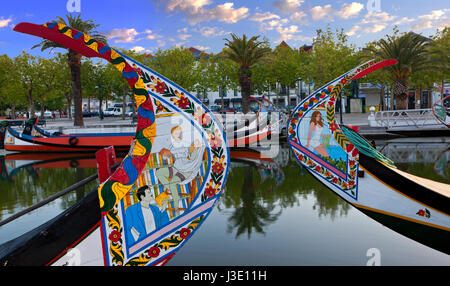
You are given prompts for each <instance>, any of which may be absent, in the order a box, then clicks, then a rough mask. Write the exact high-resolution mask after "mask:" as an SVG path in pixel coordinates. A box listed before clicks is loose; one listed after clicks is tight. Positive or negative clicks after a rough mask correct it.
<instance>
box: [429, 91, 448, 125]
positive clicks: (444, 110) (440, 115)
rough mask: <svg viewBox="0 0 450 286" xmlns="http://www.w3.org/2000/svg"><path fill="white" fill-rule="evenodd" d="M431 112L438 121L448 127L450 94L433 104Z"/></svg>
mask: <svg viewBox="0 0 450 286" xmlns="http://www.w3.org/2000/svg"><path fill="white" fill-rule="evenodd" d="M433 114H434V116H436V118H437V119H438V120H439V122H441V123H442V124H444V125H445V126H447V127H449V128H450V95H447V96H445V97H444V98H442V99H440V100H438V101H436V103H435V104H433Z"/></svg>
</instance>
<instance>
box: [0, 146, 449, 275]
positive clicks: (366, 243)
mask: <svg viewBox="0 0 450 286" xmlns="http://www.w3.org/2000/svg"><path fill="white" fill-rule="evenodd" d="M376 145H377V149H379V150H380V151H381V152H382V153H383V154H385V155H386V156H388V157H389V158H391V159H392V160H393V161H395V162H396V165H397V167H398V168H399V169H401V170H404V171H407V172H409V173H412V174H414V175H418V176H422V177H425V178H428V179H432V180H435V181H440V182H444V183H447V184H450V150H449V148H450V141H449V139H448V138H447V139H446V138H435V139H418V140H412V139H407V140H391V141H388V142H384V141H379V142H378V141H377V142H376ZM41 159H42V158H38V157H33V156H28V157H27V156H24V155H22V156H20V155H11V154H7V155H3V156H0V167H1V177H0V180H1V181H0V220H3V219H5V218H7V217H9V216H10V215H12V214H14V213H16V212H18V211H20V210H22V209H24V208H26V207H29V206H31V205H33V204H35V203H37V202H39V201H41V200H43V199H44V198H47V197H49V196H51V195H52V194H55V193H57V192H58V191H60V190H62V189H64V188H66V187H68V186H70V185H72V184H74V183H76V182H77V181H79V180H81V179H83V178H85V177H88V176H89V175H92V174H94V173H95V172H96V167H95V158H93V157H89V156H85V157H83V158H77V157H72V158H64V157H57V156H56V157H54V158H51V159H50V160H44V161H43V160H41ZM231 167H232V168H231V171H230V174H229V177H228V180H227V185H226V190H225V192H224V193H223V195H222V197H221V198H220V200H219V201H218V203H217V204H216V206H215V209H214V210H213V211H212V213H211V214H210V215H209V217H208V218H207V220H206V221H205V222H204V223H203V224H202V226H201V227H200V229H199V230H198V231H197V232H196V233H195V235H194V236H193V237H192V238H191V239H190V240H189V241H188V242H187V243H186V244H185V245H184V246H183V247H182V248H181V249H180V250H179V251H178V252H177V254H176V255H175V256H174V257H173V258H172V259H171V260H170V261H169V263H168V264H167V265H202V266H204V265H249V266H253V265H292V266H296V265H300V266H303V265H314V266H315V265H361V266H363V265H366V264H367V263H369V264H370V263H371V261H373V257H374V253H376V254H377V257H378V258H379V260H378V261H379V262H380V264H381V265H450V255H447V254H445V253H443V252H440V251H438V250H436V249H433V248H430V247H428V246H426V245H423V244H421V243H420V242H418V241H415V240H414V239H412V238H408V237H405V236H403V235H402V234H400V233H398V232H396V231H395V230H393V229H390V228H388V227H386V226H384V225H383V224H382V223H380V222H379V221H376V220H374V219H372V218H370V217H368V216H367V215H365V214H364V213H362V212H361V211H359V210H357V209H356V208H354V207H353V206H351V205H350V204H348V203H347V202H345V201H344V200H343V199H341V198H340V197H339V196H337V195H335V194H334V193H333V192H332V191H331V190H329V189H327V188H325V187H324V186H323V185H322V184H320V183H319V182H318V181H317V180H315V179H314V178H313V177H312V176H311V175H310V174H309V173H308V172H307V171H306V170H305V169H303V168H302V167H301V166H300V165H299V164H298V163H297V162H296V161H295V159H294V158H293V156H292V154H291V153H290V150H289V148H288V147H287V146H286V145H283V146H280V149H279V151H278V155H277V156H276V157H275V158H274V159H273V162H270V164H267V162H266V163H265V164H261V162H258V161H251V160H248V158H233V160H232V162H231ZM96 184H97V183H96V182H95V181H94V182H92V183H90V184H88V185H86V186H84V187H83V188H80V189H78V190H76V191H74V192H72V193H70V194H68V195H65V196H63V197H61V198H60V199H57V200H55V201H53V202H52V203H50V204H48V205H46V206H44V207H42V208H40V209H38V210H35V211H33V212H32V213H30V214H27V215H25V216H23V217H21V218H19V219H17V220H15V221H13V222H11V223H9V224H6V225H4V226H1V227H0V244H1V243H3V242H6V241H8V240H10V239H12V238H15V237H17V236H19V235H21V234H23V233H25V232H26V231H28V230H31V229H33V228H34V227H36V226H38V225H40V224H42V223H44V222H45V221H47V220H49V219H51V218H53V217H54V216H56V215H58V214H59V213H61V212H62V211H63V210H65V209H67V208H68V207H70V206H71V205H73V204H74V203H76V202H77V201H78V200H80V199H81V198H82V197H83V196H84V195H85V194H87V193H88V192H89V191H92V190H93V189H95V188H96Z"/></svg>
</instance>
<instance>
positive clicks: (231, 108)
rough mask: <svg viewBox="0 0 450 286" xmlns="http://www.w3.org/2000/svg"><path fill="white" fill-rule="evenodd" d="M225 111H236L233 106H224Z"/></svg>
mask: <svg viewBox="0 0 450 286" xmlns="http://www.w3.org/2000/svg"><path fill="white" fill-rule="evenodd" d="M224 111H225V113H236V109H234V108H233V107H225V108H224Z"/></svg>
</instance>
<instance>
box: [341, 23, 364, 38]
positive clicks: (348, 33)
mask: <svg viewBox="0 0 450 286" xmlns="http://www.w3.org/2000/svg"><path fill="white" fill-rule="evenodd" d="M359 30H361V26H359V25H355V26H353V27H351V28H350V30H349V31H348V32H347V33H345V34H346V35H347V36H349V37H350V36H353V35H354V34H356V32H357V31H359Z"/></svg>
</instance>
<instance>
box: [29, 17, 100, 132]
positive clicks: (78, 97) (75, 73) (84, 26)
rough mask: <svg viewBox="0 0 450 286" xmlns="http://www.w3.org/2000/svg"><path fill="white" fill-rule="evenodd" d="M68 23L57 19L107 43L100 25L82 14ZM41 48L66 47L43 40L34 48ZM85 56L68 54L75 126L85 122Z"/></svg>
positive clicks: (69, 52)
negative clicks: (83, 95) (83, 69)
mask: <svg viewBox="0 0 450 286" xmlns="http://www.w3.org/2000/svg"><path fill="white" fill-rule="evenodd" d="M66 18H67V21H66V20H65V19H63V18H61V17H57V21H58V22H61V23H63V24H65V25H67V26H70V27H72V28H74V29H76V30H78V31H80V32H82V33H85V34H88V35H90V36H91V37H93V38H95V39H96V40H98V41H101V42H103V43H106V37H105V36H103V35H102V34H100V33H99V32H97V31H96V29H97V28H98V26H99V25H98V24H95V23H94V22H93V21H92V20H83V19H81V14H79V15H78V16H77V17H75V16H72V15H71V14H68V15H66ZM35 47H41V51H44V50H46V49H49V48H50V49H54V48H63V49H67V48H66V47H64V46H62V45H60V44H57V43H55V42H52V41H49V40H46V39H44V40H42V41H41V42H40V43H39V44H37V45H35V46H33V48H35ZM82 57H83V56H82V55H81V54H79V53H77V52H75V51H74V50H71V49H69V51H68V53H67V63H68V65H69V68H70V72H71V76H72V90H73V100H74V103H75V120H74V125H75V126H84V121H83V112H82V110H83V97H82V92H81V58H82Z"/></svg>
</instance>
